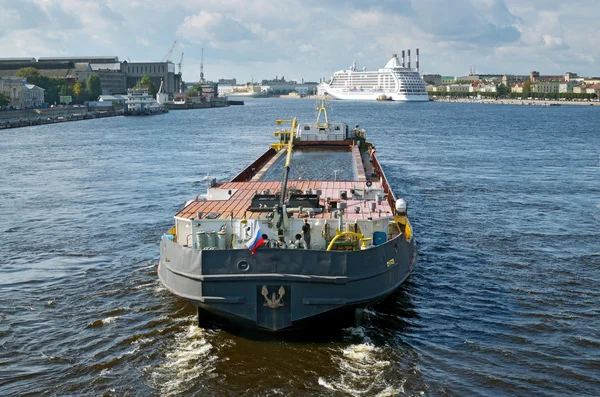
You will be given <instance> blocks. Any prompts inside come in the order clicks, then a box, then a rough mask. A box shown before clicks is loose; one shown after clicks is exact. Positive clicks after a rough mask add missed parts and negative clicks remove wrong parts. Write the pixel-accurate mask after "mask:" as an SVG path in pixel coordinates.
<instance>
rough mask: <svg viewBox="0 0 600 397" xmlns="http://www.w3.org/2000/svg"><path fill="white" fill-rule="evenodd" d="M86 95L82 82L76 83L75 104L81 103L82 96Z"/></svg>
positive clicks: (74, 91) (74, 88) (74, 90)
mask: <svg viewBox="0 0 600 397" xmlns="http://www.w3.org/2000/svg"><path fill="white" fill-rule="evenodd" d="M84 93H85V87H84V86H83V83H81V82H80V81H78V82H77V83H75V85H74V86H73V95H74V96H75V102H79V101H80V98H81V95H82V94H84Z"/></svg>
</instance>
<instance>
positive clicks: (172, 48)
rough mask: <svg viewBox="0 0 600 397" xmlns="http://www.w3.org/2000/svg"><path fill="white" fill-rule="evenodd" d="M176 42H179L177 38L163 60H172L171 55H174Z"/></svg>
mask: <svg viewBox="0 0 600 397" xmlns="http://www.w3.org/2000/svg"><path fill="white" fill-rule="evenodd" d="M175 44H177V40H175V41H174V42H173V45H172V46H171V49H170V50H169V52H167V55H165V57H164V58H163V60H162V62H170V61H171V55H173V50H174V49H175Z"/></svg>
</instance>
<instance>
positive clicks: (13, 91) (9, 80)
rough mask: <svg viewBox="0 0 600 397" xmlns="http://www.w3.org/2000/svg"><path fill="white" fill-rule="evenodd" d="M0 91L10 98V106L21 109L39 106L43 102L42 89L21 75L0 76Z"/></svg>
mask: <svg viewBox="0 0 600 397" xmlns="http://www.w3.org/2000/svg"><path fill="white" fill-rule="evenodd" d="M0 92H3V93H4V94H5V95H6V96H7V97H8V98H10V106H14V107H18V108H21V109H24V108H31V107H40V106H42V103H44V89H43V88H41V87H38V86H36V85H33V84H29V83H27V79H24V78H21V77H2V78H0Z"/></svg>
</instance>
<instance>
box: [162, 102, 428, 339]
mask: <svg viewBox="0 0 600 397" xmlns="http://www.w3.org/2000/svg"><path fill="white" fill-rule="evenodd" d="M317 110H318V115H317V120H316V122H307V123H298V121H297V120H296V118H293V119H291V120H278V121H277V124H278V125H282V124H285V125H287V124H291V127H290V128H280V129H279V130H278V131H276V132H275V136H276V137H277V142H275V143H274V144H272V145H271V147H270V148H269V149H268V150H267V151H266V152H265V153H264V154H263V155H262V156H260V157H259V158H258V159H256V160H255V161H254V162H253V163H252V164H250V165H249V166H248V167H246V168H245V169H244V170H243V171H241V172H240V173H239V174H238V175H237V176H236V177H235V178H233V179H232V180H231V181H226V182H219V181H217V180H216V179H211V178H208V180H207V191H206V193H205V194H202V195H199V196H196V198H195V199H193V200H190V201H188V202H186V203H185V206H184V207H183V208H182V209H181V210H180V211H179V212H178V213H177V214H176V215H175V222H174V223H175V224H174V226H173V227H172V228H171V229H170V230H169V231H168V232H167V233H165V234H164V235H163V237H162V239H161V244H160V261H159V265H158V277H159V279H160V281H161V282H162V284H163V285H164V286H165V287H166V288H167V289H168V290H169V291H171V292H172V293H173V294H174V295H176V296H178V297H180V298H182V299H184V300H186V301H188V302H191V303H192V304H193V305H195V306H196V307H197V308H198V318H199V320H201V319H202V317H203V315H205V314H212V315H215V316H217V317H219V318H221V319H224V320H226V322H229V323H232V324H234V325H241V326H244V327H249V328H253V329H258V330H264V331H286V330H298V329H305V328H307V327H313V326H315V325H318V326H321V325H322V324H324V323H331V324H334V326H342V325H343V324H349V325H352V324H359V323H360V322H361V321H362V315H363V310H364V308H365V307H367V306H368V305H371V304H373V303H375V302H378V301H380V300H382V299H384V298H385V297H387V296H388V295H390V294H391V293H393V292H394V291H395V290H396V289H397V288H398V287H399V286H400V285H401V284H402V283H403V282H404V281H405V280H406V278H407V277H408V276H409V275H410V274H411V272H412V271H413V269H414V266H415V262H416V260H417V256H418V254H417V243H416V240H415V237H414V236H413V232H412V227H411V225H410V222H409V221H408V217H407V202H406V200H404V199H402V198H397V197H396V195H395V194H394V192H393V191H392V189H391V187H390V185H389V182H388V180H387V178H386V176H385V173H384V171H383V168H382V167H381V164H380V163H379V161H378V160H377V156H376V151H375V147H374V145H373V144H371V143H369V142H368V141H367V140H366V131H365V130H364V129H362V128H359V125H355V126H354V127H351V126H350V125H348V124H346V123H345V122H330V121H329V119H328V116H327V108H326V106H325V104H324V103H323V102H321V103H320V104H318V105H317Z"/></svg>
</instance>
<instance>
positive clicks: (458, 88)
mask: <svg viewBox="0 0 600 397" xmlns="http://www.w3.org/2000/svg"><path fill="white" fill-rule="evenodd" d="M472 88H473V87H472V86H471V84H448V85H447V86H446V92H450V93H452V92H473V91H472ZM442 89H443V87H442Z"/></svg>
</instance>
